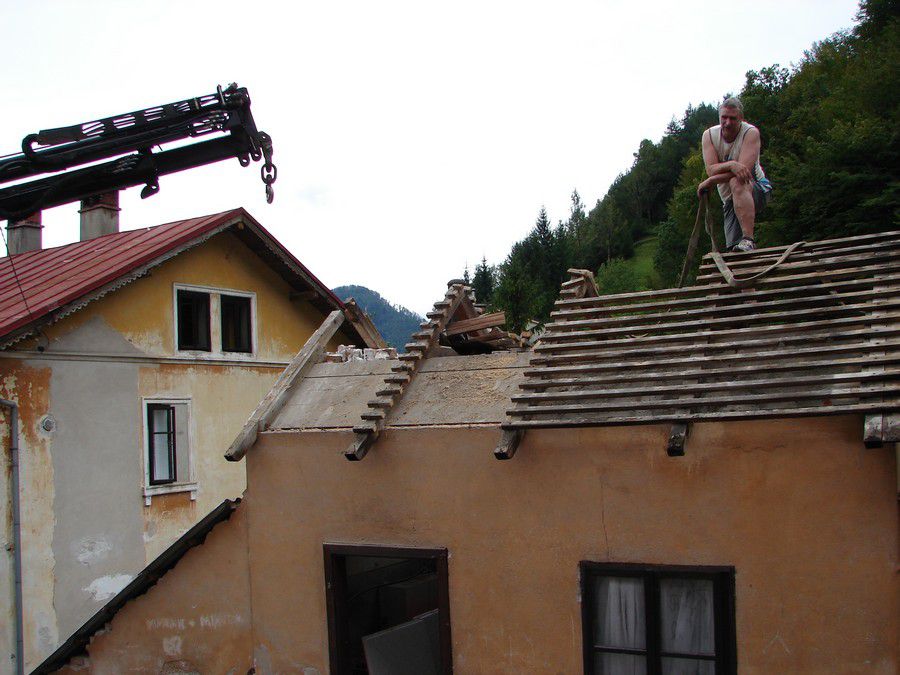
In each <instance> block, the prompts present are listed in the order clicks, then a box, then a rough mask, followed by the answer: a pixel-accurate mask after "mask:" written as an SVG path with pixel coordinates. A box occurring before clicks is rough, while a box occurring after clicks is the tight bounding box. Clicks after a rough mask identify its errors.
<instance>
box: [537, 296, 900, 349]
mask: <svg viewBox="0 0 900 675" xmlns="http://www.w3.org/2000/svg"><path fill="white" fill-rule="evenodd" d="M877 307H878V309H879V310H886V309H897V308H900V298H896V299H890V300H883V301H880V302H879V303H878V305H877ZM748 309H749V308H748ZM873 309H875V307H874V306H873V305H871V304H869V303H857V304H850V305H841V306H838V307H813V308H809V309H795V310H792V311H789V312H785V311H779V312H761V313H755V314H744V315H743V316H727V317H707V318H704V319H701V320H697V321H673V322H671V323H657V324H649V325H640V326H634V325H626V326H616V327H613V328H601V329H590V328H589V326H588V325H587V324H593V325H597V324H598V322H596V321H593V320H592V321H590V322H577V323H579V325H581V324H582V323H583V324H585V328H588V330H580V331H560V332H557V331H556V330H554V328H553V327H551V329H550V330H548V332H547V333H545V334H544V335H543V336H542V337H541V343H542V345H544V346H547V343H551V342H552V343H554V344H557V343H561V342H566V341H581V340H585V339H588V340H590V339H597V338H602V337H603V336H607V335H609V336H619V335H631V334H634V333H636V332H640V333H645V334H656V333H659V332H660V331H670V330H681V331H687V330H691V329H708V328H710V327H713V326H726V327H730V326H734V325H736V324H737V325H747V324H762V323H775V322H780V321H794V320H796V319H802V318H804V317H822V316H838V317H840V316H846V315H848V314H849V315H854V314H865V315H868V314H869V313H871V312H872V310H873ZM572 323H576V322H572ZM599 325H602V322H600V323H599ZM781 325H782V326H790V325H792V324H781ZM703 334H704V336H707V335H709V332H708V331H706V330H704V332H703ZM576 344H577V343H576Z"/></svg>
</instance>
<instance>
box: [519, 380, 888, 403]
mask: <svg viewBox="0 0 900 675" xmlns="http://www.w3.org/2000/svg"><path fill="white" fill-rule="evenodd" d="M897 380H900V370H888V371H884V372H880V373H879V372H853V373H818V372H817V373H814V374H812V375H796V374H794V375H791V376H790V377H788V378H784V377H781V378H761V379H749V380H744V379H740V380H736V381H727V382H698V383H694V384H691V385H689V386H686V385H685V383H684V382H683V381H681V382H676V383H674V384H671V385H665V386H653V387H635V388H624V389H580V390H576V391H555V392H541V393H532V394H517V395H515V396H513V397H512V401H513V403H527V404H533V403H541V402H543V401H581V400H597V399H604V398H620V397H635V396H637V397H642V396H661V395H664V394H679V393H683V392H684V391H686V390H690V392H691V394H692V395H694V396H696V395H698V394H700V393H703V392H710V391H744V390H747V389H751V390H758V389H793V388H795V387H802V386H807V385H822V384H841V383H849V384H856V383H861V382H889V381H897ZM895 393H897V394H900V386H898V387H896V391H895ZM703 400H705V399H702V398H701V399H699V401H700V402H702V401H703ZM529 409H530V410H535V409H537V410H540V408H534V407H531V408H529Z"/></svg>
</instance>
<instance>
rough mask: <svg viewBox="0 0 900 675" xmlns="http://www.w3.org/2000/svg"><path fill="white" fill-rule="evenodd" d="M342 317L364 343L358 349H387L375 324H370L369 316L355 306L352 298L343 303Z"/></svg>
mask: <svg viewBox="0 0 900 675" xmlns="http://www.w3.org/2000/svg"><path fill="white" fill-rule="evenodd" d="M344 315H345V316H346V317H347V320H348V321H349V322H350V323H351V324H352V325H353V327H354V328H355V329H356V332H357V333H358V334H359V336H360V337H362V339H363V341H364V342H365V344H364V345H359V346H360V347H369V348H371V349H386V348H387V346H388V344H387V342H385V341H384V338H383V337H381V333H379V332H378V329H377V328H376V327H375V324H374V323H372V320H371V319H370V318H369V315H368V314H366V313H365V312H364V311H363V309H362V308H361V307H360V306H359V305H358V304H356V300H354V299H353V298H348V299H347V300H346V301H345V302H344Z"/></svg>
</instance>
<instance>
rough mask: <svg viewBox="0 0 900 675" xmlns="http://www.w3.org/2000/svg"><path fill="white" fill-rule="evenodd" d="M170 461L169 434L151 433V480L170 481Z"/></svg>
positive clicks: (171, 477)
mask: <svg viewBox="0 0 900 675" xmlns="http://www.w3.org/2000/svg"><path fill="white" fill-rule="evenodd" d="M174 479H175V476H173V475H172V463H171V462H170V461H169V436H168V435H166V434H153V481H154V482H161V481H172V480H174Z"/></svg>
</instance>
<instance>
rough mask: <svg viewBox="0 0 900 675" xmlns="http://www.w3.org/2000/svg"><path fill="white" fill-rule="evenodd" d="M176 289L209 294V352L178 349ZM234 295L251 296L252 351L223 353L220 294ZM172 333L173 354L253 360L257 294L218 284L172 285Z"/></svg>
mask: <svg viewBox="0 0 900 675" xmlns="http://www.w3.org/2000/svg"><path fill="white" fill-rule="evenodd" d="M178 291H193V292H195V293H207V294H208V295H209V348H210V351H208V352H206V351H200V350H196V349H179V348H178ZM223 295H234V296H237V297H241V298H250V340H251V344H252V348H253V350H252V351H251V352H249V353H248V352H226V351H223V350H222V296H223ZM172 336H173V338H174V345H175V353H176V354H178V355H181V356H190V357H191V358H195V359H200V360H207V361H209V360H212V361H221V360H223V359H228V360H229V361H254V360H255V359H256V356H257V352H258V351H259V339H258V338H259V335H258V331H257V318H256V293H255V292H254V291H239V290H237V289H233V288H220V287H217V286H197V285H195V284H173V285H172Z"/></svg>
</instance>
